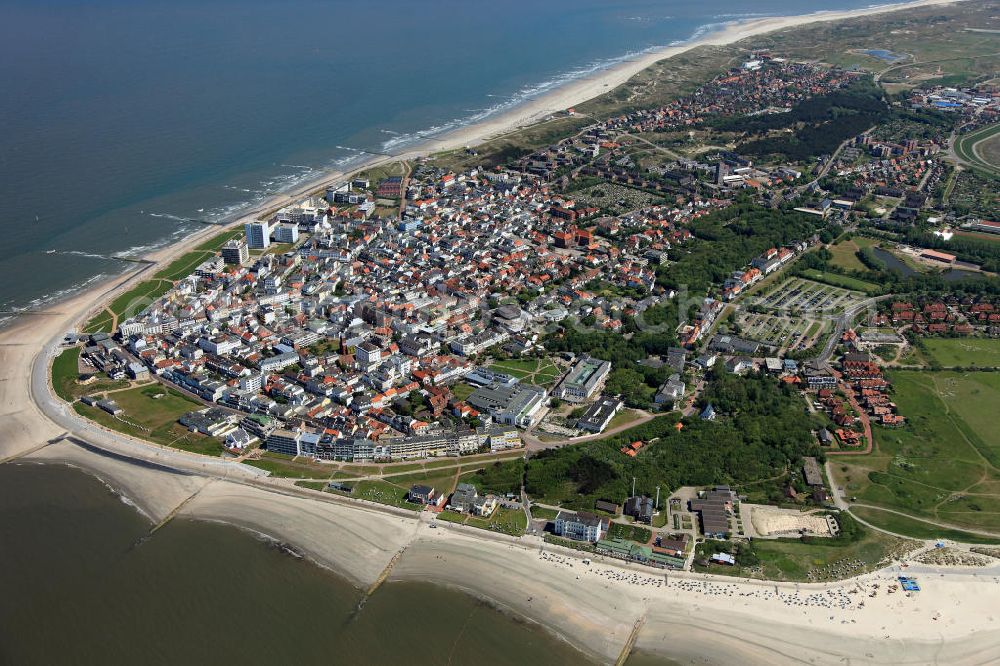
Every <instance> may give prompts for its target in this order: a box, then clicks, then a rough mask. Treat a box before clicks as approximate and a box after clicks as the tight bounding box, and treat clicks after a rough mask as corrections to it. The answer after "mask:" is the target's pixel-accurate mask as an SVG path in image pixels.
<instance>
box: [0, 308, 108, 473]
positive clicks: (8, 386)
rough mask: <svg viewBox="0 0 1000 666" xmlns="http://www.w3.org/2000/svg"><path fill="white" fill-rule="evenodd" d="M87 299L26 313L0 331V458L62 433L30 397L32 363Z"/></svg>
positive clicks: (27, 449)
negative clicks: (43, 311)
mask: <svg viewBox="0 0 1000 666" xmlns="http://www.w3.org/2000/svg"><path fill="white" fill-rule="evenodd" d="M87 298H88V297H87V296H78V297H76V298H74V299H72V300H70V301H66V302H65V303H62V304H60V305H59V306H57V307H56V308H52V309H50V310H48V311H46V312H45V313H43V314H32V315H25V316H23V317H20V318H18V319H17V320H16V321H15V322H13V324H12V325H11V326H9V327H7V328H4V329H2V330H0V460H3V459H6V458H9V457H11V456H16V455H19V454H23V453H24V452H26V451H30V450H31V449H33V448H35V447H37V446H40V445H42V444H44V443H45V442H46V441H48V440H50V439H52V438H54V437H58V436H59V435H60V434H62V433H63V432H64V430H63V429H60V428H59V427H58V426H56V424H54V423H53V422H52V421H50V420H49V419H48V418H46V417H45V415H44V414H42V412H41V411H40V410H39V409H38V407H37V406H36V405H35V403H34V402H33V401H32V400H31V391H30V386H31V372H32V366H33V364H34V362H35V356H36V355H37V354H39V353H41V351H42V345H43V343H44V342H45V341H46V340H49V339H51V338H54V337H57V338H61V337H62V335H63V334H64V333H65V332H66V330H68V329H66V328H65V326H66V324H67V319H69V314H68V313H72V312H73V311H75V310H77V309H79V308H80V306H81V303H82V302H83V301H85V300H87ZM89 298H93V295H91V296H89Z"/></svg>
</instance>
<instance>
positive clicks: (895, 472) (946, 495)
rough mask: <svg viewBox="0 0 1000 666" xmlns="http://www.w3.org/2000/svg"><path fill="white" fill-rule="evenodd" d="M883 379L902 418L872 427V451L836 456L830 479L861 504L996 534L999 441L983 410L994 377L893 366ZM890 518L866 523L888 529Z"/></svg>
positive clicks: (999, 391) (994, 394)
mask: <svg viewBox="0 0 1000 666" xmlns="http://www.w3.org/2000/svg"><path fill="white" fill-rule="evenodd" d="M889 379H890V381H891V382H892V383H893V387H894V391H895V392H894V395H893V399H894V401H895V402H896V404H897V405H898V406H899V411H900V413H901V414H903V415H904V416H906V417H907V419H908V424H907V425H906V426H905V427H903V428H900V429H896V430H890V429H884V428H880V427H877V426H876V427H875V430H874V435H875V445H876V451H874V452H873V453H872V454H871V455H869V456H865V457H858V458H851V459H849V460H848V459H846V458H844V459H838V460H837V461H836V464H835V465H834V466H833V469H834V474H835V476H836V477H837V483H838V485H840V486H843V487H844V488H845V493H846V495H847V496H848V497H856V498H857V501H858V502H861V503H864V504H870V505H873V506H876V507H886V508H891V509H895V510H897V511H902V512H904V513H907V514H910V515H913V516H918V517H922V518H926V519H930V520H939V521H941V522H943V523H947V524H951V525H957V526H958V527H967V528H978V529H984V530H989V531H995V532H997V533H1000V439H998V438H997V436H996V432H995V427H996V426H995V423H996V420H995V418H994V411H993V410H990V409H988V408H985V406H987V405H1000V375H998V374H996V373H990V372H968V373H959V372H953V371H942V372H914V371H897V372H892V373H890V375H889ZM891 516H892V514H888V513H886V512H878V513H877V514H875V515H874V516H873V519H872V521H871V522H872V523H873V524H876V525H879V526H886V529H889V527H888V526H887V522H886V521H889V520H892V518H891ZM907 533H908V532H907ZM914 535H915V536H923V533H921V534H919V535H918V534H914Z"/></svg>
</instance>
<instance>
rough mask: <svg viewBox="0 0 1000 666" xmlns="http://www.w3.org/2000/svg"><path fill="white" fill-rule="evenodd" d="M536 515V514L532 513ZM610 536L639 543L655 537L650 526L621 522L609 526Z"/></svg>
mask: <svg viewBox="0 0 1000 666" xmlns="http://www.w3.org/2000/svg"><path fill="white" fill-rule="evenodd" d="M532 515H534V514H532ZM608 537H609V538H611V539H615V538H617V539H626V540H628V541H637V542H639V543H648V542H649V540H650V539H651V538H652V537H653V533H652V532H651V531H650V529H649V528H648V527H643V526H642V525H623V524H621V523H611V526H610V527H609V528H608Z"/></svg>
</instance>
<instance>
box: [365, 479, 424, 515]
mask: <svg viewBox="0 0 1000 666" xmlns="http://www.w3.org/2000/svg"><path fill="white" fill-rule="evenodd" d="M407 492H409V486H407V487H405V488H402V487H400V486H397V485H393V484H391V483H388V482H386V481H358V482H357V483H356V484H355V485H354V493H353V494H352V497H357V498H358V499H365V500H368V501H370V502H378V503H379V504H388V505H390V506H396V507H399V508H401V509H409V510H410V511H420V510H422V509H423V508H424V507H423V505H421V504H411V503H410V502H407V501H406V494H407Z"/></svg>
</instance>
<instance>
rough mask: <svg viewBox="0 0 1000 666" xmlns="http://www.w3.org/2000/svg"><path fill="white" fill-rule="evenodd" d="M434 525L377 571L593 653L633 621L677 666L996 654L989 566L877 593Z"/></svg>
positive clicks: (645, 647)
mask: <svg viewBox="0 0 1000 666" xmlns="http://www.w3.org/2000/svg"><path fill="white" fill-rule="evenodd" d="M434 532H436V533H432V531H431V530H424V531H423V532H421V535H420V536H419V537H418V538H417V539H415V540H414V541H413V543H412V544H411V545H410V547H409V548H408V549H407V550H406V552H405V554H404V555H403V557H402V559H401V560H400V561H399V563H398V564H397V565H396V567H395V568H394V569H393V573H392V576H391V579H398V580H428V581H432V582H436V583H440V584H444V585H450V586H454V587H457V588H460V589H464V590H467V591H469V592H471V593H473V594H483V595H484V596H486V597H487V598H489V599H490V600H492V601H494V602H495V603H496V604H497V605H498V606H500V607H502V608H506V609H507V610H509V611H511V612H514V613H516V614H518V615H522V616H524V617H526V618H528V619H531V620H534V621H537V622H540V623H542V624H544V625H545V626H547V627H549V628H551V629H552V630H553V631H554V632H556V633H557V634H558V635H561V636H563V637H564V638H567V640H570V642H572V643H573V644H574V645H576V646H577V647H581V648H583V649H585V651H587V652H589V653H591V654H593V655H594V656H596V657H598V658H599V659H600V660H601V661H605V662H609V661H613V660H615V659H616V658H617V657H618V655H619V654H620V652H621V650H622V648H623V646H624V645H625V643H626V640H627V639H628V636H629V634H630V633H631V632H632V630H633V628H634V627H635V626H636V624H637V623H639V629H638V632H637V639H636V648H637V649H639V650H642V651H645V652H657V653H661V654H663V655H665V656H668V657H670V658H672V659H675V660H678V661H680V662H682V663H703V664H725V663H730V664H732V663H739V664H775V663H799V662H802V663H813V664H842V663H865V664H925V663H935V662H937V663H949V664H986V663H996V655H998V654H1000V577H998V576H1000V567H993V568H992V569H989V570H979V571H978V573H977V575H976V576H975V577H973V576H972V575H971V574H965V575H959V574H957V573H956V572H954V571H952V572H949V573H948V575H946V576H944V577H942V576H941V575H940V574H941V572H945V571H946V570H945V569H930V568H927V569H925V570H921V571H918V572H916V573H917V575H918V577H919V579H920V580H921V583H922V585H923V588H924V589H923V591H922V592H919V593H916V594H914V595H912V596H910V597H907V596H905V594H904V593H902V592H895V593H893V594H889V593H888V592H887V587H888V586H889V585H890V584H891V583H892V582H894V580H895V575H896V574H895V573H894V572H882V573H876V574H868V575H866V576H863V577H861V578H858V579H852V580H849V581H843V582H840V583H831V584H805V583H803V584H794V583H777V584H776V583H769V582H764V581H746V580H739V579H732V578H726V577H722V576H704V575H697V574H685V573H676V572H664V571H657V570H654V569H647V568H638V567H628V566H623V565H621V564H620V563H618V562H616V561H613V560H601V558H598V559H596V560H595V561H594V562H593V563H592V564H590V565H585V564H583V561H582V554H580V553H574V552H572V551H567V550H565V549H562V548H559V547H553V546H551V545H547V544H546V545H544V546H542V544H541V543H540V542H539V541H538V540H536V539H521V540H520V541H519V542H513V541H510V540H506V539H503V538H496V539H492V538H482V537H474V536H470V535H469V534H468V533H467V532H465V531H463V532H458V531H456V530H454V529H449V528H445V527H444V526H442V528H440V529H438V530H435V531H434ZM540 551H544V553H542V552H540ZM876 583H877V584H878V586H879V588H878V591H877V592H876V596H875V597H874V598H873V597H870V596H869V594H870V593H871V592H872V591H874V590H875V587H874V584H876Z"/></svg>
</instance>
